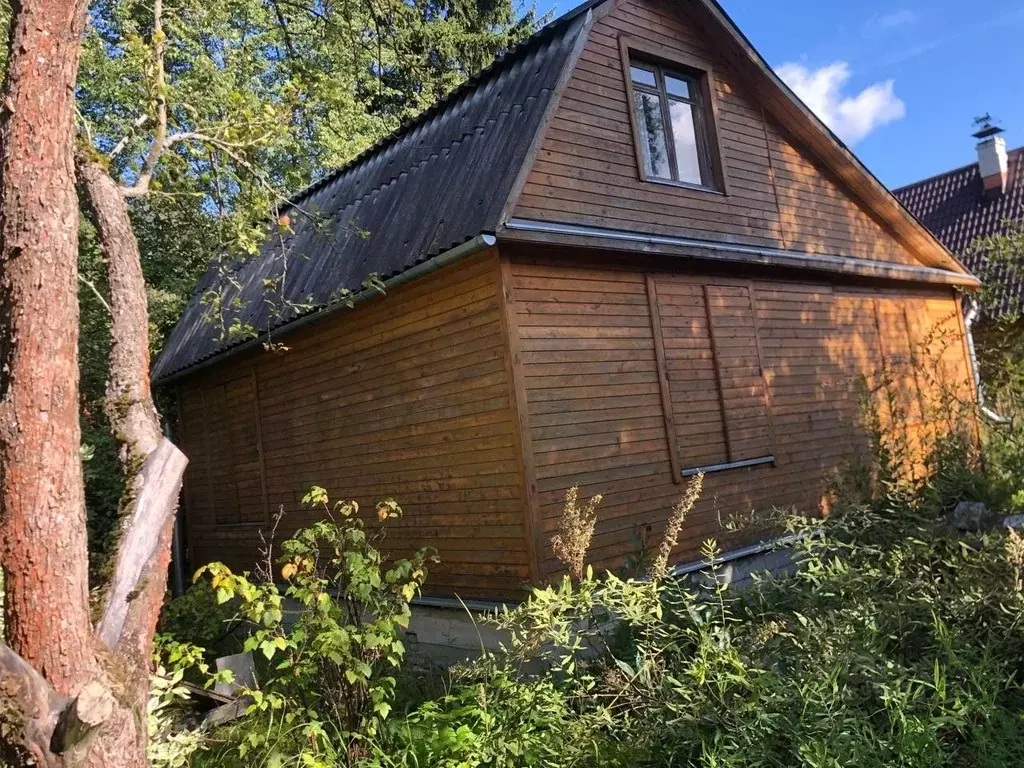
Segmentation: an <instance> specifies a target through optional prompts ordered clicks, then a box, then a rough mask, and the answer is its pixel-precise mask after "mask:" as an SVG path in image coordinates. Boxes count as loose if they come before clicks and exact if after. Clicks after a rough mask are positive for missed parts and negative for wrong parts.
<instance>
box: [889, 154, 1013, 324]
mask: <svg viewBox="0 0 1024 768" xmlns="http://www.w3.org/2000/svg"><path fill="white" fill-rule="evenodd" d="M1007 160H1008V169H1007V171H1008V172H1007V181H1006V191H1005V192H1004V193H1003V194H1001V195H999V196H998V197H994V198H986V197H985V195H984V186H983V183H982V180H981V173H980V172H979V170H978V164H977V163H971V164H969V165H965V166H962V167H960V168H954V169H953V170H952V171H947V172H946V173H940V174H939V175H938V176H932V177H931V178H930V179H924V180H923V181H918V182H916V183H914V184H908V185H907V186H905V187H900V188H899V189H894V190H893V194H894V195H895V196H896V197H897V198H898V199H899V200H900V202H902V203H903V205H904V206H906V207H907V209H908V210H909V211H910V212H911V213H912V214H914V216H916V217H917V219H918V221H920V222H921V223H922V224H924V226H926V227H928V229H929V230H931V232H932V233H933V234H934V235H935V237H937V238H938V239H939V241H940V242H941V243H942V244H943V245H944V246H946V248H948V249H949V250H950V251H952V252H953V253H956V254H959V255H960V258H961V261H962V262H963V263H964V265H965V266H966V267H967V268H968V269H970V270H971V271H972V272H977V273H980V274H984V275H985V277H986V279H987V280H989V281H991V282H992V283H993V286H992V288H993V289H994V291H995V296H996V302H995V306H994V307H993V308H992V310H991V311H990V314H992V315H995V316H1001V315H1006V314H1010V313H1018V312H1020V311H1021V310H1024V280H1021V279H1020V277H1019V276H1016V275H1011V274H1010V273H1009V272H1008V271H1007V270H1006V269H1005V268H1002V267H998V266H995V267H993V266H992V265H989V264H987V263H986V260H985V258H984V256H983V255H982V254H980V253H975V252H972V251H971V249H970V247H971V244H972V243H973V242H974V241H975V240H976V239H977V238H979V237H987V236H989V235H999V234H1002V233H1004V232H1005V231H1006V221H1007V220H1008V219H1021V218H1024V147H1018V148H1017V149H1014V150H1011V151H1010V152H1008V153H1007Z"/></svg>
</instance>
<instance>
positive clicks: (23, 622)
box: [0, 0, 95, 696]
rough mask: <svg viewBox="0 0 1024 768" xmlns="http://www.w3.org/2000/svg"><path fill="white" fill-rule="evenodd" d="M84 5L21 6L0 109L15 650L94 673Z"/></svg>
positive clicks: (3, 496) (3, 398)
mask: <svg viewBox="0 0 1024 768" xmlns="http://www.w3.org/2000/svg"><path fill="white" fill-rule="evenodd" d="M86 5H87V3H86V0H74V2H68V0H23V2H20V3H18V2H15V3H14V4H13V6H14V16H13V20H12V29H11V42H10V60H9V64H8V69H7V81H6V85H5V89H4V94H5V95H4V99H3V104H2V105H0V110H2V113H0V153H2V154H0V195H2V201H0V243H2V245H0V269H2V279H0V370H2V375H0V561H2V562H3V565H4V570H5V574H6V578H7V582H6V592H7V594H6V602H5V605H4V614H5V620H6V623H7V638H8V641H9V643H10V645H11V648H12V649H13V650H14V651H16V652H17V653H18V654H19V655H20V656H21V657H22V658H24V659H25V660H26V661H27V662H28V663H30V664H31V665H32V666H33V667H34V668H35V669H36V670H37V671H38V672H39V673H41V674H42V675H43V676H44V677H45V678H46V679H47V680H48V681H49V682H50V684H51V685H52V686H53V687H54V688H56V690H57V692H58V693H60V694H62V695H64V696H68V695H71V694H72V693H74V692H75V691H77V690H78V689H79V688H80V687H81V686H82V685H84V684H85V682H86V678H88V677H89V676H90V674H91V673H92V672H93V671H94V669H95V666H94V662H93V659H94V652H93V646H94V644H95V643H94V642H93V635H92V631H91V624H90V620H89V574H88V552H87V549H86V528H85V496H84V491H83V486H82V465H81V459H80V456H79V450H80V443H81V434H80V430H79V422H78V196H77V194H76V190H75V168H74V153H73V147H74V137H75V125H74V108H73V107H74V91H73V88H74V83H75V78H76V76H77V72H78V60H79V52H80V49H81V36H82V32H83V28H84V25H85V11H86Z"/></svg>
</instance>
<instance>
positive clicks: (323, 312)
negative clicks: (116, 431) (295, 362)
mask: <svg viewBox="0 0 1024 768" xmlns="http://www.w3.org/2000/svg"><path fill="white" fill-rule="evenodd" d="M496 242H497V239H496V238H495V237H494V235H490V234H479V235H477V236H476V237H474V238H473V239H471V240H467V241H466V242H464V243H462V244H460V245H456V246H455V247H454V248H449V249H448V250H447V251H442V252H441V253H439V254H437V255H436V256H434V257H432V258H429V259H427V260H425V261H421V262H420V263H419V264H416V265H415V266H413V267H410V268H409V269H407V270H405V271H404V272H399V273H398V274H397V275H395V276H393V277H390V278H388V279H387V280H385V281H384V290H385V292H387V291H390V290H392V289H393V288H397V287H398V286H400V285H403V284H404V283H408V282H410V281H412V280H415V279H416V278H418V277H423V276H424V275H429V274H430V273H431V272H436V271H437V270H439V269H441V268H442V267H446V266H448V265H449V264H451V263H453V262H456V261H458V260H459V259H463V258H466V257H468V256H472V255H474V254H476V253H479V252H480V251H485V250H487V249H488V248H492V247H493V246H494V244H495V243H496ZM376 296H380V293H379V292H378V291H376V290H372V289H369V288H367V289H364V290H362V291H359V293H356V294H353V295H352V297H351V298H350V299H349V301H342V302H337V303H336V304H331V305H328V306H326V307H324V308H322V309H317V310H313V311H312V312H310V313H308V314H305V315H302V316H301V317H297V318H296V319H294V320H292V321H290V322H287V323H285V324H284V325H282V326H279V327H277V328H275V329H274V330H273V331H271V332H269V333H262V334H260V335H259V336H257V337H256V338H254V339H249V340H248V341H245V342H243V343H241V344H239V345H238V346H236V347H231V348H230V349H226V350H225V351H223V352H220V353H215V354H213V355H211V356H210V357H208V358H206V359H205V360H200V361H199V362H197V363H195V364H194V365H190V366H188V367H187V368H182V369H181V370H178V371H175V372H174V373H171V374H168V375H167V376H165V377H163V378H161V379H158V380H156V381H155V382H153V383H154V384H157V385H159V386H164V385H166V384H171V383H173V382H175V381H177V380H178V379H181V378H184V377H185V376H191V375H192V374H193V373H195V372H196V371H199V370H202V369H203V368H207V367H209V366H211V365H215V364H218V363H221V362H223V361H224V360H227V359H229V358H232V357H235V356H237V355H240V354H242V353H243V352H248V351H249V350H251V349H253V348H254V347H256V346H257V345H260V344H263V343H264V342H265V341H266V340H267V338H268V337H269V336H270V333H273V334H274V335H275V336H276V335H277V334H281V333H290V332H292V331H294V330H296V329H297V328H301V327H302V326H304V325H307V324H309V323H312V322H315V321H316V320H320V319H322V318H324V317H327V316H329V315H333V314H334V313H336V312H340V311H343V310H346V309H352V308H355V307H357V306H358V305H360V304H362V303H363V302H365V301H369V300H370V299H372V298H374V297H376Z"/></svg>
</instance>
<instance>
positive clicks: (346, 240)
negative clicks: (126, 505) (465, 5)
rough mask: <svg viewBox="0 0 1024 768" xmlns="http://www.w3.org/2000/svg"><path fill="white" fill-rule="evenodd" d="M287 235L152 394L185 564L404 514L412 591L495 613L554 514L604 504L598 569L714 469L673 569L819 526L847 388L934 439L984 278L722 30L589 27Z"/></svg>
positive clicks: (439, 111) (421, 125)
mask: <svg viewBox="0 0 1024 768" xmlns="http://www.w3.org/2000/svg"><path fill="white" fill-rule="evenodd" d="M320 214H326V215H325V216H324V218H323V220H319V219H318V218H317V217H318V215H320ZM289 221H290V227H288V228H286V231H284V232H283V234H281V236H278V235H275V236H274V237H273V238H272V239H271V242H269V243H268V244H267V246H266V248H265V250H264V252H263V254H262V255H261V256H260V257H259V258H257V259H254V260H252V261H250V262H248V263H246V264H244V265H241V266H238V267H237V268H235V269H234V271H233V273H232V274H229V275H225V274H222V272H221V271H220V270H219V269H218V268H216V267H215V268H212V269H211V271H210V273H209V274H208V275H207V277H206V278H205V279H204V281H203V283H202V285H201V286H200V287H199V289H198V291H197V295H196V298H195V299H194V300H193V302H192V304H191V305H190V306H189V307H188V309H187V311H186V312H185V315H184V317H183V318H182V320H181V322H180V323H179V325H178V327H177V328H176V329H175V331H174V332H173V334H172V335H171V337H170V339H169V342H168V344H167V347H166V349H165V350H164V352H163V353H162V355H161V356H160V358H159V360H158V361H157V363H156V365H155V369H154V378H155V380H156V381H157V382H159V383H162V384H164V385H166V386H171V387H173V388H174V389H175V390H176V392H177V398H178V405H179V427H180V429H179V435H178V437H179V440H180V443H181V445H182V446H183V448H184V450H185V452H186V453H187V455H188V456H189V458H190V465H189V469H188V472H187V477H186V489H185V492H184V505H183V508H184V512H185V519H186V527H187V537H186V538H187V547H188V551H189V555H190V562H191V565H192V566H197V565H199V564H201V563H203V562H206V561H209V560H214V559H217V560H223V561H226V562H228V563H229V564H231V565H233V566H237V567H246V566H248V565H250V564H251V563H252V562H253V560H254V559H255V557H256V552H257V548H258V545H259V532H260V529H261V528H263V527H265V526H266V525H267V523H268V520H269V519H270V517H271V516H272V515H273V514H274V513H275V512H276V511H277V510H278V509H280V508H283V509H284V510H285V512H286V514H285V517H284V520H283V523H282V529H283V532H284V533H287V532H289V531H291V530H294V529H295V528H296V527H297V526H299V525H301V524H303V523H304V522H308V521H309V520H310V517H309V516H310V515H311V514H312V513H310V512H307V511H304V510H302V508H301V505H300V503H299V500H300V498H301V497H302V495H303V493H304V492H305V491H306V490H307V489H308V487H309V486H310V485H311V484H317V485H322V486H324V487H326V488H328V489H329V490H330V491H331V493H332V495H333V496H334V497H338V498H355V499H357V500H358V501H360V502H361V503H362V504H363V505H364V506H368V505H371V504H372V502H374V501H375V500H377V499H379V498H383V497H388V496H390V497H394V498H395V499H396V500H397V501H398V502H399V503H400V504H401V506H402V507H403V509H404V510H405V517H404V518H403V519H402V521H401V523H400V524H399V525H398V526H397V527H395V528H394V529H393V530H392V532H391V533H390V534H389V538H388V540H387V541H388V548H389V549H390V550H391V551H393V552H395V553H400V552H403V551H406V550H409V549H411V548H413V547H417V546H420V545H432V546H434V547H436V548H437V550H438V551H439V554H440V557H441V564H440V565H439V566H437V567H436V568H435V569H434V570H432V572H431V576H430V580H429V583H428V590H427V591H428V593H430V594H433V595H438V596H444V595H452V594H453V593H457V594H459V595H460V596H462V597H466V598H478V599H485V598H514V597H516V596H517V595H521V594H522V591H521V590H522V585H523V584H524V583H526V582H535V583H536V582H542V581H544V580H545V579H546V578H548V577H549V576H550V575H551V574H553V573H554V572H556V571H557V570H558V564H557V562H556V561H555V560H554V558H553V556H552V553H551V550H550V544H549V541H550V537H551V535H552V533H553V531H554V530H555V528H556V527H557V522H558V517H559V513H560V511H561V509H562V502H563V498H564V494H565V491H566V489H567V488H569V487H570V486H573V485H578V486H579V487H580V493H581V495H582V496H589V495H590V494H594V493H602V494H603V495H604V502H603V503H602V504H601V506H600V516H599V521H598V524H597V532H596V536H595V539H594V542H593V547H592V553H591V555H592V557H591V559H592V561H593V562H595V563H597V564H599V565H607V566H615V565H617V564H619V563H621V562H623V560H624V559H626V558H628V557H629V556H630V555H632V554H634V553H635V552H637V550H638V549H639V548H641V547H643V546H644V544H643V542H644V540H645V539H647V540H651V541H657V537H658V536H659V534H660V531H661V528H662V526H663V522H664V520H665V518H666V516H667V513H668V510H669V509H670V507H671V506H672V505H673V504H674V502H675V501H676V500H677V499H678V498H679V497H680V495H681V492H682V489H683V487H684V485H683V484H684V483H685V482H686V479H687V477H688V476H690V475H693V474H694V473H695V472H697V471H699V470H703V471H704V472H705V473H706V475H705V492H704V496H703V498H702V500H701V502H700V505H699V507H698V509H697V510H696V512H695V513H694V514H693V515H692V516H691V517H690V519H689V520H687V522H686V527H685V530H684V535H683V538H682V540H681V542H680V546H679V551H678V553H677V561H679V562H685V561H688V560H692V559H694V558H695V557H696V552H697V547H698V546H699V543H700V542H701V540H702V539H704V538H706V537H709V536H712V537H716V538H717V539H718V540H719V542H720V543H721V544H722V545H723V546H725V547H726V548H727V549H729V548H737V547H739V546H741V545H743V544H746V543H748V542H747V541H746V540H745V539H743V538H742V535H741V536H739V537H737V535H734V534H731V533H728V532H727V531H726V530H724V528H723V521H724V519H725V518H726V517H727V516H728V515H729V514H731V513H733V512H749V511H751V510H763V509H766V508H771V507H773V506H780V505H786V506H788V505H797V506H800V507H802V508H808V509H816V508H817V506H818V503H819V500H820V498H821V495H822V492H823V489H824V488H825V484H826V483H827V482H828V479H829V477H830V474H831V473H832V472H833V471H834V470H835V469H836V468H837V467H838V466H840V465H841V464H842V463H843V462H844V461H846V460H848V459H850V458H851V457H854V456H855V455H857V453H858V451H859V450H860V449H861V448H862V447H863V441H864V437H863V435H864V432H863V429H862V428H861V427H860V426H859V424H858V405H857V395H856V389H857V387H856V381H857V380H858V378H859V377H861V376H870V375H871V374H872V372H873V371H875V370H876V369H877V368H878V367H880V366H882V365H883V364H884V365H888V366H890V367H891V368H892V369H893V370H895V371H896V372H897V378H898V384H899V394H900V397H901V398H903V399H904V401H905V403H906V405H907V409H908V411H909V412H910V413H911V414H912V417H913V420H914V423H915V424H916V425H919V426H921V427H922V428H926V427H928V425H929V424H931V423H932V422H934V421H935V420H936V419H940V418H941V417H942V415H943V414H941V413H939V412H938V409H937V408H936V407H935V401H934V397H933V393H931V392H929V391H928V387H927V386H926V385H925V383H923V377H922V376H921V375H920V371H919V370H918V369H917V367H916V366H914V365H913V364H912V362H911V361H912V359H913V349H914V347H915V345H917V344H919V343H921V342H922V340H923V339H925V338H926V337H927V336H929V334H932V333H933V332H934V330H935V329H941V330H943V332H944V333H945V334H946V335H947V337H949V338H952V339H953V343H952V344H949V345H947V346H946V347H945V349H944V353H943V354H944V359H943V364H944V365H945V366H946V367H947V369H948V370H947V377H953V378H955V377H962V378H963V379H964V380H966V378H967V370H968V366H969V359H968V355H967V352H966V349H965V344H964V343H963V342H964V334H963V327H962V320H961V314H960V312H959V311H958V306H957V304H958V297H957V293H956V289H957V288H958V287H964V286H968V287H969V286H972V285H975V284H976V280H975V279H974V278H973V277H972V276H971V275H970V274H969V273H968V272H967V271H966V270H965V269H964V268H963V267H962V266H961V265H960V264H959V263H958V262H957V261H956V260H955V259H954V258H953V257H952V256H951V255H950V253H949V252H948V251H947V250H946V249H945V248H944V247H942V245H940V244H939V243H938V242H937V241H936V240H935V239H934V238H933V236H932V235H931V234H929V232H928V231H927V230H926V229H925V228H923V227H922V226H921V225H920V224H919V223H918V222H917V221H916V220H915V219H914V218H913V217H912V216H910V215H909V214H908V213H907V211H906V210H905V209H904V208H903V207H902V206H901V205H900V203H899V202H898V201H897V200H896V199H895V198H894V197H893V196H892V195H891V194H890V193H889V192H888V191H887V190H886V189H885V188H884V187H883V186H882V185H881V184H880V183H879V182H878V180H877V179H875V178H874V177H873V176H872V175H871V174H870V173H869V172H868V171H867V170H866V169H865V168H864V166H863V165H861V163H860V162H859V161H858V160H857V158H856V157H855V156H854V155H853V154H852V153H851V152H850V151H849V150H848V149H847V148H846V147H845V146H844V145H843V144H842V143H841V142H840V141H839V140H838V139H837V138H836V137H835V136H834V135H833V134H832V133H831V132H830V131H829V130H828V129H827V128H826V127H825V126H824V125H823V124H822V123H821V122H820V121H819V120H818V119H817V118H815V117H814V115H813V114H811V112H810V111H809V110H808V109H807V108H806V107H805V106H804V105H803V104H801V103H800V101H799V100H798V99H797V98H796V97H795V96H794V95H793V94H792V93H791V92H790V91H789V90H788V89H787V88H786V86H785V85H783V84H782V83H781V82H780V80H779V79H778V78H777V76H776V75H775V74H774V73H773V72H772V70H771V69H770V68H769V67H768V66H767V64H766V63H765V62H764V60H763V59H762V58H761V57H760V56H759V55H758V53H757V52H756V51H755V50H754V49H753V47H752V46H751V45H750V43H749V42H748V41H747V40H746V38H744V37H743V35H742V33H741V32H740V31H739V30H738V29H737V28H736V26H735V25H734V24H733V22H732V21H731V20H730V19H729V18H728V16H726V14H725V13H724V11H723V10H722V9H721V8H720V7H719V6H718V5H717V4H716V3H715V2H714V0H685V1H682V0H593V1H592V2H588V3H586V4H585V5H583V6H581V7H579V8H577V9H576V10H574V11H572V12H570V13H569V14H567V15H565V16H563V17H561V18H560V19H558V20H556V21H554V22H552V23H551V24H549V25H548V26H546V27H545V28H544V29H542V30H541V31H539V32H538V33H537V34H535V35H533V36H532V37H531V38H529V39H528V40H526V41H525V42H523V43H522V44H521V45H519V46H518V47H517V48H515V49H514V50H512V51H510V52H509V53H508V54H507V55H506V56H504V57H503V58H501V59H499V60H498V61H497V62H495V64H494V65H492V66H491V67H490V68H488V69H487V70H485V71H483V72H482V73H480V74H479V75H477V76H476V77H474V78H472V79H471V80H470V81H469V82H468V83H466V84H465V85H464V86H463V87H461V88H459V89H458V90H456V91H455V92H454V93H452V94H451V95H450V96H448V97H447V98H445V99H444V100H442V101H441V102H440V103H438V104H437V105H436V106H434V107H433V108H431V109H430V110H428V111H427V112H426V113H424V114H423V115H421V116H420V117H418V118H417V119H415V120H414V121H412V122H411V123H409V124H407V125H405V126H403V127H402V128H401V129H399V130H398V131H397V132H396V133H395V134H393V135H392V136H390V137H388V138H387V139H385V140H383V141H382V142H381V143H380V144H378V145H377V146H375V147H373V148H372V149H370V150H369V151H367V152H366V153H364V154H363V155H361V156H360V157H358V158H356V159H355V160H354V161H353V162H352V163H351V164H350V165H348V166H346V167H345V168H342V169H340V170H338V171H336V172H334V173H332V174H330V175H328V176H327V177H326V178H324V179H323V180H321V181H319V182H317V183H316V184H314V185H313V186H312V187H310V188H309V189H307V190H306V191H304V192H303V193H302V194H301V195H299V196H298V197H297V198H296V199H295V201H294V203H293V210H292V211H291V212H290V213H289ZM324 221H326V222H327V225H326V226H325V225H324ZM371 274H372V275H374V276H376V277H377V278H379V280H381V281H383V283H384V286H385V293H384V295H381V294H380V292H379V291H377V290H373V289H371V288H365V289H364V288H363V287H362V286H363V285H364V282H365V281H366V279H367V277H368V276H369V275H371ZM268 286H269V288H268ZM268 291H269V293H268ZM348 292H351V294H349V293H348ZM211 297H215V299H216V300H215V301H214V302H212V304H213V305H219V306H220V307H223V308H229V309H226V310H225V312H226V314H228V316H229V317H228V320H229V321H230V322H233V323H234V324H235V325H236V328H241V329H243V330H248V331H249V332H250V334H249V335H250V336H251V338H248V339H245V338H240V337H239V336H238V335H237V334H227V335H225V334H222V333H218V331H217V329H216V327H215V325H216V323H214V322H212V320H211V315H214V316H215V317H214V318H213V319H216V320H218V321H220V320H221V319H222V318H221V317H220V315H219V314H218V313H215V312H211V309H210V307H211V301H210V299H211ZM245 335H246V334H245V333H243V334H242V337H244V336H245ZM268 338H269V339H270V341H271V342H272V344H271V345H270V347H271V348H269V349H268V345H267V343H266V342H267V340H268ZM281 347H287V350H286V351H283V350H282V349H281Z"/></svg>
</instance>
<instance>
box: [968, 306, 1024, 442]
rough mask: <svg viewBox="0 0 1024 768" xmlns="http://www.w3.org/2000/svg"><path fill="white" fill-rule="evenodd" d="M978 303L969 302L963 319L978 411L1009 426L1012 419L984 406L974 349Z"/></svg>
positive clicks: (982, 387)
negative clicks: (974, 330) (974, 329)
mask: <svg viewBox="0 0 1024 768" xmlns="http://www.w3.org/2000/svg"><path fill="white" fill-rule="evenodd" d="M979 312H980V310H979V309H978V302H976V301H974V300H973V299H972V300H971V301H970V306H969V308H968V310H967V315H966V316H965V317H964V332H965V335H966V336H967V356H968V357H969V358H970V360H971V378H972V379H974V391H975V393H976V395H977V397H978V410H980V411H981V414H982V415H983V416H984V417H985V418H987V419H988V420H989V421H991V422H992V423H993V424H1010V423H1012V422H1013V419H1011V418H1009V417H1008V416H1003V415H1002V414H1000V413H996V412H995V411H993V410H992V409H991V408H989V407H988V406H987V405H985V387H984V385H983V384H982V383H981V369H980V368H979V367H978V353H977V351H976V350H975V348H974V333H973V328H974V321H975V320H977V319H978V314H979Z"/></svg>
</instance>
